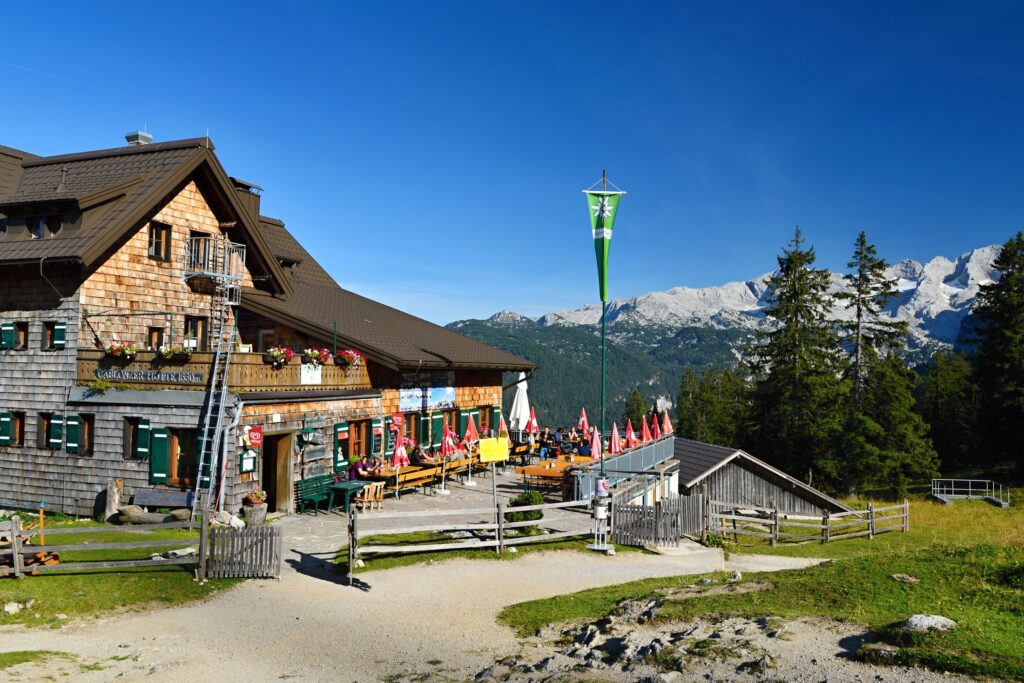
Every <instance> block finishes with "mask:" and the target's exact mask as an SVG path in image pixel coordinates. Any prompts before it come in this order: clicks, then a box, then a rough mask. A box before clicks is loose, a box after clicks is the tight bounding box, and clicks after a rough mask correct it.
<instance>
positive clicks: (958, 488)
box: [932, 479, 1010, 505]
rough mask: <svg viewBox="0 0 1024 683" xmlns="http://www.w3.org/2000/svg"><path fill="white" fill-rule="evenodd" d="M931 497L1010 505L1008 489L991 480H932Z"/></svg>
mask: <svg viewBox="0 0 1024 683" xmlns="http://www.w3.org/2000/svg"><path fill="white" fill-rule="evenodd" d="M932 495H933V496H935V497H936V498H965V499H968V500H976V499H983V498H992V499H994V500H997V501H999V502H1001V503H1006V504H1007V505H1009V504H1010V487H1009V486H1006V485H1005V484H1001V483H999V482H997V481H993V480H991V479H932Z"/></svg>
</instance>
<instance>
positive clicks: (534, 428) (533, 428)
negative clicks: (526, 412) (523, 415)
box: [523, 407, 540, 434]
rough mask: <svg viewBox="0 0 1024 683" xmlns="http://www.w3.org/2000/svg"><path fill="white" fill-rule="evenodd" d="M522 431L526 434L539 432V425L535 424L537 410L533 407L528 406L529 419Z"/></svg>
mask: <svg viewBox="0 0 1024 683" xmlns="http://www.w3.org/2000/svg"><path fill="white" fill-rule="evenodd" d="M523 431H524V432H526V433H527V434H540V426H539V425H538V424H537V410H536V409H535V408H533V407H531V408H530V420H529V421H528V422H527V423H526V428H525V429H524V430H523Z"/></svg>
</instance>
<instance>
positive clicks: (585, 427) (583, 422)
mask: <svg viewBox="0 0 1024 683" xmlns="http://www.w3.org/2000/svg"><path fill="white" fill-rule="evenodd" d="M576 426H577V427H578V428H579V430H580V431H581V432H583V433H584V434H586V433H587V432H589V431H590V423H589V422H587V409H586V408H580V421H579V423H578V424H577V425H576Z"/></svg>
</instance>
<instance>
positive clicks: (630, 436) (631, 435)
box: [626, 420, 636, 448]
mask: <svg viewBox="0 0 1024 683" xmlns="http://www.w3.org/2000/svg"><path fill="white" fill-rule="evenodd" d="M626 448H636V432H634V431H633V421H632V420H626Z"/></svg>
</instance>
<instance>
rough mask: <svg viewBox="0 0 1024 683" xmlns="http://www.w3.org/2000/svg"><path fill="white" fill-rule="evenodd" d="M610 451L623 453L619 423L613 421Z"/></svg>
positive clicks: (616, 453) (613, 453) (614, 453)
mask: <svg viewBox="0 0 1024 683" xmlns="http://www.w3.org/2000/svg"><path fill="white" fill-rule="evenodd" d="M608 452H609V453H611V454H612V455H618V454H620V453H622V443H620V442H619V425H617V424H615V423H614V422H612V441H611V443H610V444H608Z"/></svg>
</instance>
